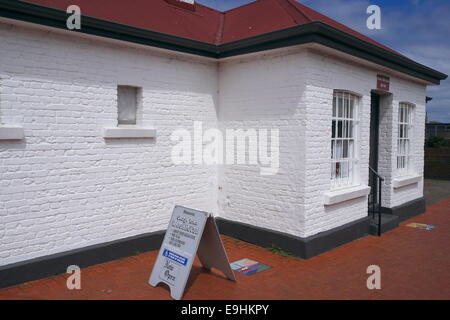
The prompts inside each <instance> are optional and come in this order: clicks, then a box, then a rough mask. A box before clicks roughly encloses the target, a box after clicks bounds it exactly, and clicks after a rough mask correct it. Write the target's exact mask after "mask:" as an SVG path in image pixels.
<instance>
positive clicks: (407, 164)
mask: <svg viewBox="0 0 450 320" xmlns="http://www.w3.org/2000/svg"><path fill="white" fill-rule="evenodd" d="M414 110H415V105H414V104H412V103H409V102H400V103H399V105H398V115H397V174H398V175H399V176H403V175H408V174H410V173H411V171H412V170H411V169H412V166H411V164H412V160H411V159H412V152H411V149H412V141H413V123H414Z"/></svg>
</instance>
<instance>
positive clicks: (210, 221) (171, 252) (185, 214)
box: [149, 206, 236, 300]
mask: <svg viewBox="0 0 450 320" xmlns="http://www.w3.org/2000/svg"><path fill="white" fill-rule="evenodd" d="M197 254H198V257H199V259H200V262H201V263H202V265H203V267H204V268H206V269H211V268H212V267H215V268H217V269H219V270H221V271H222V272H223V273H224V274H225V275H226V276H227V278H228V279H230V280H233V281H236V278H235V276H234V273H233V270H232V269H231V267H230V263H229V261H228V257H227V254H226V252H225V248H224V247H223V244H222V240H221V239H220V235H219V231H218V229H217V225H216V222H215V220H214V217H212V216H210V215H208V214H207V213H206V212H202V211H197V210H193V209H189V208H184V207H181V206H175V208H174V210H173V213H172V218H171V219H170V222H169V227H168V228H167V231H166V234H165V236H164V241H163V243H162V245H161V249H160V250H159V253H158V257H157V259H156V263H155V265H154V266H153V271H152V274H151V276H150V279H149V284H150V285H152V286H154V287H156V286H157V285H158V283H160V282H164V283H166V284H167V285H168V286H169V288H170V295H171V296H172V298H174V299H177V300H179V299H181V297H182V296H183V292H184V288H185V286H186V282H187V280H188V278H189V274H190V272H191V268H192V263H193V262H194V259H195V256H196V255H197Z"/></svg>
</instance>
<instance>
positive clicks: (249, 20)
mask: <svg viewBox="0 0 450 320" xmlns="http://www.w3.org/2000/svg"><path fill="white" fill-rule="evenodd" d="M176 1H177V0H169V1H166V0H132V1H125V0H77V1H73V0H26V2H31V3H35V4H39V5H43V6H46V7H51V8H56V9H61V10H64V11H65V10H66V9H67V7H68V6H69V5H72V4H74V2H75V3H76V4H77V5H78V6H79V7H80V8H81V13H82V14H83V15H86V16H91V17H95V18H99V19H103V20H108V21H112V22H116V23H121V24H125V25H129V26H133V27H138V28H142V29H146V30H152V31H158V32H162V33H167V34H171V35H175V36H179V37H184V38H189V39H193V40H198V41H203V42H207V43H212V44H222V43H226V42H231V41H236V40H240V39H245V38H248V37H252V36H256V35H261V34H264V33H269V32H273V31H277V30H281V29H285V28H288V27H293V26H297V25H302V24H305V23H308V22H312V21H320V22H323V23H326V24H328V25H330V26H332V27H334V28H337V29H339V30H341V31H343V32H345V33H348V34H350V35H353V36H355V37H358V38H360V39H361V40H364V41H367V42H370V43H372V44H375V45H377V46H379V47H381V48H383V49H387V50H390V51H392V52H395V51H393V50H392V49H390V48H388V47H386V46H384V45H382V44H380V43H378V42H376V41H374V40H372V39H370V38H369V37H366V36H364V35H362V34H360V33H359V32H356V31H355V30H353V29H351V28H348V27H346V26H344V25H343V24H341V23H339V22H337V21H335V20H333V19H330V18H328V17H326V16H324V15H322V14H320V13H319V12H317V11H315V10H312V9H311V8H308V7H306V6H304V5H302V4H300V3H298V2H297V1H295V0H257V1H254V2H251V3H249V4H246V5H243V6H241V7H237V8H234V9H231V10H228V11H225V12H220V11H217V10H214V9H211V8H208V7H206V6H203V5H200V4H198V3H197V4H195V10H194V11H192V10H188V9H185V8H181V7H179V6H177V5H174V4H173V3H176Z"/></svg>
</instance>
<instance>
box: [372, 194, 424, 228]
mask: <svg viewBox="0 0 450 320" xmlns="http://www.w3.org/2000/svg"><path fill="white" fill-rule="evenodd" d="M381 210H382V212H384V213H389V214H393V215H396V216H397V217H398V218H399V221H400V222H401V221H404V220H408V219H409V218H412V217H415V216H417V215H419V214H422V213H424V212H425V211H426V206H425V198H424V197H421V198H417V199H414V200H412V201H409V202H406V203H404V204H401V205H399V206H396V207H393V208H384V207H383V208H381Z"/></svg>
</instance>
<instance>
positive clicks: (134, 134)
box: [103, 127, 156, 139]
mask: <svg viewBox="0 0 450 320" xmlns="http://www.w3.org/2000/svg"><path fill="white" fill-rule="evenodd" d="M155 137H156V129H154V128H148V127H108V128H103V138H105V139H122V138H123V139H129V138H155Z"/></svg>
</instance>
